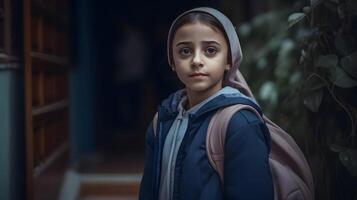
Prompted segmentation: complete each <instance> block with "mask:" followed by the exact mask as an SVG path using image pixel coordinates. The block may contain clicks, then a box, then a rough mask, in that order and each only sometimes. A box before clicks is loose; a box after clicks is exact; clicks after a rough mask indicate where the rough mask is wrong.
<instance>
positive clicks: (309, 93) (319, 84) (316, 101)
mask: <svg viewBox="0 0 357 200" xmlns="http://www.w3.org/2000/svg"><path fill="white" fill-rule="evenodd" d="M325 86H326V82H325V81H324V80H322V79H321V78H320V77H319V76H317V75H316V74H313V75H311V76H310V77H309V78H308V79H307V80H306V82H305V88H306V90H305V92H306V93H305V97H304V105H305V106H306V107H307V108H308V109H310V110H311V111H312V112H317V111H318V110H319V107H320V104H321V102H322V98H323V87H325Z"/></svg>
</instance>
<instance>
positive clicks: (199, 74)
mask: <svg viewBox="0 0 357 200" xmlns="http://www.w3.org/2000/svg"><path fill="white" fill-rule="evenodd" d="M196 76H208V75H207V74H204V73H193V74H191V75H190V77H196Z"/></svg>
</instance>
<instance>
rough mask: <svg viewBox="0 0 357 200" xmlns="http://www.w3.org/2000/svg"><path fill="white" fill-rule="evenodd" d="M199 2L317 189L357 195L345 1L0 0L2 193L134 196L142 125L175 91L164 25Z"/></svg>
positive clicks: (353, 77)
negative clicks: (232, 44)
mask: <svg viewBox="0 0 357 200" xmlns="http://www.w3.org/2000/svg"><path fill="white" fill-rule="evenodd" d="M198 6H209V7H213V8H217V9H219V10H221V11H222V12H223V13H225V14H226V15H227V16H228V17H229V18H230V19H231V20H232V22H233V24H234V25H235V26H236V28H237V33H238V35H239V37H240V40H241V44H242V48H243V55H244V59H243V63H242V65H241V67H240V69H241V71H242V73H243V75H244V76H245V77H246V79H247V81H248V83H249V85H250V86H251V89H252V90H253V93H254V94H255V96H256V98H257V100H258V102H259V103H260V104H261V106H262V108H263V111H264V113H265V114H266V115H267V116H268V117H270V118H271V119H272V120H273V121H274V122H276V123H277V124H279V125H280V126H281V127H282V128H284V129H285V130H286V131H287V132H288V133H290V135H292V137H293V138H294V139H295V140H296V142H297V143H298V145H299V146H300V148H301V149H302V150H303V152H304V154H305V156H306V158H307V160H308V162H309V164H310V166H311V169H312V172H313V176H314V182H315V187H316V189H315V196H316V199H318V200H320V199H321V200H355V199H357V148H356V147H357V145H356V142H357V140H356V128H357V2H356V1H355V0H311V1H305V0H294V1H293V0H284V1H283V0H267V1H262V0H250V1H243V0H210V1H208V0H206V1H204V0H199V1H198V0H197V1H192V0H191V1H188V0H180V1H179V0H173V1H164V0H158V1H155V2H150V1H144V0H136V1H127V0H125V1H99V0H0V196H1V199H4V200H23V199H27V200H53V199H61V200H75V199H76V200H77V199H78V200H89V199H91V200H99V199H102V200H108V199H118V200H119V199H123V200H124V199H126V200H129V199H137V193H138V186H139V183H140V179H141V174H142V171H143V165H144V137H145V130H146V127H147V126H148V125H149V123H150V121H151V119H152V117H153V115H154V113H155V111H156V108H157V105H158V104H159V103H160V102H161V101H162V100H163V99H164V98H165V97H167V95H168V94H170V93H171V92H174V91H175V90H177V89H178V88H180V87H182V85H180V83H179V82H178V79H177V78H176V76H175V74H174V73H172V72H171V70H169V69H170V68H169V66H168V63H167V57H166V49H165V48H166V37H167V33H168V29H169V26H170V23H171V22H172V21H173V20H174V19H175V17H176V16H177V15H179V14H180V13H182V12H183V11H185V10H188V9H190V8H194V7H198Z"/></svg>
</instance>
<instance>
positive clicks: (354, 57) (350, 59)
mask: <svg viewBox="0 0 357 200" xmlns="http://www.w3.org/2000/svg"><path fill="white" fill-rule="evenodd" d="M340 65H341V67H342V68H343V69H344V70H345V72H347V73H348V74H349V75H350V76H351V77H353V78H354V79H356V80H357V51H355V52H353V53H352V54H351V55H349V56H345V57H343V58H342V59H341V62H340Z"/></svg>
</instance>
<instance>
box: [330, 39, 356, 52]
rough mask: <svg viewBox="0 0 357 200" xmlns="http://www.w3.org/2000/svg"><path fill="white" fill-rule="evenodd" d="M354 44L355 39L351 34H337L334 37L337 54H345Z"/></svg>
mask: <svg viewBox="0 0 357 200" xmlns="http://www.w3.org/2000/svg"><path fill="white" fill-rule="evenodd" d="M355 46H356V40H355V39H354V37H353V36H351V35H339V36H337V37H336V39H335V47H336V49H337V51H338V53H339V54H341V55H343V56H347V55H348V54H350V53H351V52H352V51H353V50H354V48H355Z"/></svg>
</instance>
